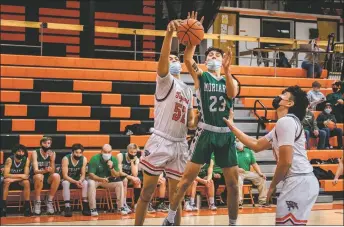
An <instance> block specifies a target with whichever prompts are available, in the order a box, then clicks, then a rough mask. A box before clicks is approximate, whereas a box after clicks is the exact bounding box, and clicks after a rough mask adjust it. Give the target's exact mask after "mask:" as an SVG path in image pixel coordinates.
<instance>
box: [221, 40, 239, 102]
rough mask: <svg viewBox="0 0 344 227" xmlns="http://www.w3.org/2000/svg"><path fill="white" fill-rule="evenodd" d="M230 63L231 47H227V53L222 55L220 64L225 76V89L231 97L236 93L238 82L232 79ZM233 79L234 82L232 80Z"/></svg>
mask: <svg viewBox="0 0 344 227" xmlns="http://www.w3.org/2000/svg"><path fill="white" fill-rule="evenodd" d="M231 64H232V49H231V48H230V47H227V53H225V54H224V56H223V61H222V66H223V70H224V72H225V77H226V90H227V97H228V98H230V99H232V98H235V96H236V95H237V94H238V84H237V82H236V81H235V80H234V79H233V77H232V74H231V67H230V66H231ZM234 81H235V82H234Z"/></svg>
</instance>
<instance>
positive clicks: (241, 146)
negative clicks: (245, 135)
mask: <svg viewBox="0 0 344 227" xmlns="http://www.w3.org/2000/svg"><path fill="white" fill-rule="evenodd" d="M235 147H236V148H237V149H238V150H240V151H241V150H242V149H244V144H242V142H236V143H235Z"/></svg>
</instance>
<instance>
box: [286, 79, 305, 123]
mask: <svg viewBox="0 0 344 227" xmlns="http://www.w3.org/2000/svg"><path fill="white" fill-rule="evenodd" d="M286 92H289V93H290V94H291V99H292V100H293V101H294V106H292V107H290V108H289V110H288V113H291V114H294V115H295V116H296V117H297V118H299V120H300V121H301V122H302V120H303V118H304V117H305V115H306V109H307V107H308V105H309V101H308V98H307V93H306V92H305V91H304V90H302V89H301V88H300V87H299V86H297V85H296V86H291V87H288V88H287V89H285V90H284V91H283V94H284V93H286Z"/></svg>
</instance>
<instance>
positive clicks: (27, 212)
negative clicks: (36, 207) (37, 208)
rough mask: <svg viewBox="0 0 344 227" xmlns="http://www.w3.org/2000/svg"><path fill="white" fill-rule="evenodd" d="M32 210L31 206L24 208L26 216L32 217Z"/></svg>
mask: <svg viewBox="0 0 344 227" xmlns="http://www.w3.org/2000/svg"><path fill="white" fill-rule="evenodd" d="M31 216H32V212H31V208H30V206H28V207H25V208H24V217H31Z"/></svg>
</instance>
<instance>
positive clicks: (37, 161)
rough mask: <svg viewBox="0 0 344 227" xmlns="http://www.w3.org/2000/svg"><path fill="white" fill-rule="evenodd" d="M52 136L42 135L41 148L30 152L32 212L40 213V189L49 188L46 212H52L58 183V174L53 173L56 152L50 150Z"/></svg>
mask: <svg viewBox="0 0 344 227" xmlns="http://www.w3.org/2000/svg"><path fill="white" fill-rule="evenodd" d="M51 144H52V138H50V137H43V138H42V139H41V141H40V145H41V148H38V149H37V150H35V151H33V152H32V167H33V174H34V176H33V182H34V185H35V205H34V213H35V214H36V215H40V214H41V191H42V189H43V187H44V188H49V189H50V191H49V195H48V200H47V201H46V204H47V213H48V214H54V213H55V210H54V206H53V198H54V196H55V193H56V191H57V189H58V187H59V185H60V179H61V178H60V175H59V174H57V173H55V158H56V154H55V152H53V151H52V150H51Z"/></svg>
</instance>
